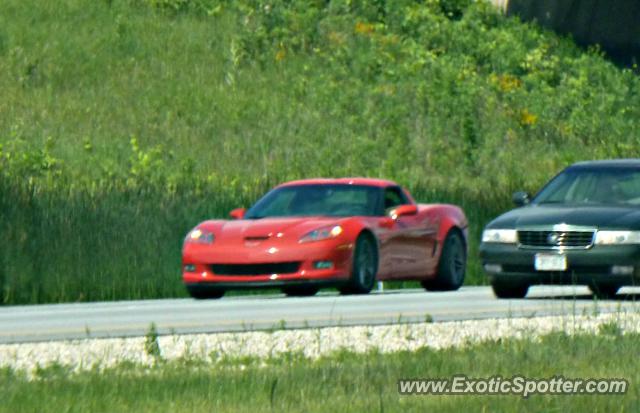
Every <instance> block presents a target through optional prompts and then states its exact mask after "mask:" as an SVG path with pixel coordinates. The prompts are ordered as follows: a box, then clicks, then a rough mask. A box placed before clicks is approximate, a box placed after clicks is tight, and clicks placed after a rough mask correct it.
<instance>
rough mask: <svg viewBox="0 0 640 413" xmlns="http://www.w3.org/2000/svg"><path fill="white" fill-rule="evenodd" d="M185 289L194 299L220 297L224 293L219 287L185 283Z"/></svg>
mask: <svg viewBox="0 0 640 413" xmlns="http://www.w3.org/2000/svg"><path fill="white" fill-rule="evenodd" d="M187 291H188V292H189V295H190V296H191V297H193V298H195V299H196V300H207V299H217V298H222V296H223V295H224V293H225V291H224V290H222V289H220V288H215V287H210V286H201V285H187Z"/></svg>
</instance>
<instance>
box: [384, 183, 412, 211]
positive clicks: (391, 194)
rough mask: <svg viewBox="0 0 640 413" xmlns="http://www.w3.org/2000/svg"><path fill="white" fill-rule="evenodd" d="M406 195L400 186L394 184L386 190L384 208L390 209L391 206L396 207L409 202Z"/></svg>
mask: <svg viewBox="0 0 640 413" xmlns="http://www.w3.org/2000/svg"><path fill="white" fill-rule="evenodd" d="M408 203H409V201H408V200H407V198H406V196H405V195H404V193H403V192H402V190H401V189H400V188H398V187H397V186H392V187H389V188H386V189H385V190H384V210H385V212H386V211H389V209H391V208H395V207H397V206H398V205H404V204H408Z"/></svg>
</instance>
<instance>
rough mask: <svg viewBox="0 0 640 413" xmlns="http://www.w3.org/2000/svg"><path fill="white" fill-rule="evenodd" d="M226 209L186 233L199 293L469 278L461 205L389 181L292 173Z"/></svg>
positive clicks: (191, 281) (186, 267) (441, 284)
mask: <svg viewBox="0 0 640 413" xmlns="http://www.w3.org/2000/svg"><path fill="white" fill-rule="evenodd" d="M230 215H231V217H232V218H234V219H233V220H210V221H205V222H202V223H201V224H199V225H198V226H197V227H195V228H194V229H193V230H191V231H190V232H189V233H188V234H187V237H186V238H185V241H184V246H183V250H182V271H183V272H182V274H183V275H182V277H183V281H184V283H185V286H186V287H187V290H188V291H189V293H190V294H191V296H193V297H195V298H219V297H221V296H222V295H223V294H224V293H225V291H227V290H230V289H240V288H258V287H264V288H280V289H282V291H283V292H284V293H285V294H287V295H294V296H295V295H297V296H302V295H313V294H315V293H316V292H317V291H318V289H319V288H321V287H337V288H338V289H339V291H340V292H341V293H342V294H366V293H368V292H369V291H371V289H372V288H373V286H374V284H375V282H376V280H379V281H382V280H388V281H395V280H419V281H420V282H421V283H422V285H423V286H424V288H426V289H427V290H456V289H458V288H459V287H460V286H461V285H462V283H463V281H464V275H465V268H466V258H467V226H468V223H467V219H466V217H465V215H464V212H463V211H462V210H461V209H460V208H459V207H457V206H454V205H447V204H416V202H415V201H414V200H413V198H412V197H411V195H410V194H409V193H408V192H407V191H406V190H405V189H403V188H401V187H400V186H398V185H397V184H396V183H394V182H391V181H386V180H380V179H365V178H343V179H309V180H301V181H293V182H288V183H285V184H282V185H280V186H278V187H276V188H274V189H273V190H271V191H269V192H268V193H267V194H266V195H265V196H264V197H262V198H261V199H260V200H258V202H256V203H255V205H253V206H252V207H251V208H249V209H248V210H245V209H243V208H239V209H235V210H233V211H231V214H230Z"/></svg>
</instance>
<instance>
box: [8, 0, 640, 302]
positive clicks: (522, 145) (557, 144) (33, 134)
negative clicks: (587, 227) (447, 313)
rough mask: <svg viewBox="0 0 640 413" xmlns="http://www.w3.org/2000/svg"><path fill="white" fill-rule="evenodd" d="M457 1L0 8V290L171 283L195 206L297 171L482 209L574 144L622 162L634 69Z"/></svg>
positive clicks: (199, 210)
mask: <svg viewBox="0 0 640 413" xmlns="http://www.w3.org/2000/svg"><path fill="white" fill-rule="evenodd" d="M469 3H471V2H470V1H467V0H430V1H427V2H413V1H410V0H402V1H393V2H391V1H390V2H386V1H377V2H365V1H342V0H340V1H338V0H336V1H331V2H328V3H327V2H319V1H314V0H305V1H296V2H288V1H284V0H274V1H272V2H266V1H262V0H239V1H234V2H226V1H223V0H103V1H96V0H62V1H60V2H55V3H52V2H46V1H44V0H5V1H3V2H1V3H0V90H1V91H2V95H1V97H2V98H1V99H0V145H1V146H0V235H1V236H0V302H2V303H6V304H17V303H36V302H51V301H76V300H110V299H126V298H141V297H148V298H153V297H167V296H184V291H183V289H182V286H181V284H180V280H179V271H180V268H179V256H180V243H181V240H182V238H183V237H184V235H185V234H186V232H187V231H188V230H189V229H190V228H191V227H192V226H193V225H195V224H196V223H197V222H199V221H201V220H203V219H205V218H209V217H224V216H226V213H227V212H228V210H230V209H232V208H234V207H238V206H248V205H249V204H250V203H251V202H252V201H254V200H255V199H256V198H257V197H258V196H259V195H260V194H262V193H263V192H264V191H266V190H267V189H268V188H269V187H271V186H273V185H275V184H277V183H279V182H281V181H284V180H288V179H294V178H303V177H315V176H356V175H359V176H376V177H385V178H390V179H395V180H397V181H398V182H400V183H401V184H403V185H405V186H407V187H408V188H409V189H410V190H412V191H413V192H414V193H415V195H416V198H417V199H418V200H420V201H423V202H431V201H437V202H451V203H457V204H460V205H461V206H463V207H464V209H465V211H466V212H467V214H468V215H469V217H470V220H471V223H472V227H471V244H470V247H471V255H470V259H471V261H470V267H469V277H468V282H469V283H471V284H477V283H482V282H483V277H482V275H481V273H480V268H479V263H478V259H477V254H476V252H477V242H478V238H479V235H480V230H481V228H482V227H483V225H484V224H485V223H486V222H487V221H488V220H489V219H491V217H493V216H495V215H496V214H497V213H498V212H500V211H503V210H505V209H506V208H507V207H508V206H509V204H508V201H509V199H510V194H511V192H513V191H514V190H516V189H526V190H530V191H534V190H536V189H537V188H538V187H539V186H540V185H542V184H543V183H544V182H545V181H546V180H547V179H548V178H550V177H551V176H552V175H553V174H554V173H555V172H557V171H558V170H559V169H561V168H562V167H564V166H565V165H567V164H569V163H571V162H573V161H576V160H581V159H587V158H605V157H633V156H638V149H639V144H638V139H637V134H638V120H637V119H639V118H640V116H639V115H640V93H638V91H639V90H640V81H639V80H638V78H637V76H636V75H635V74H634V73H633V72H632V71H630V70H620V69H618V68H616V67H615V66H613V65H612V64H610V63H609V62H607V61H606V60H605V59H604V58H603V57H602V56H600V54H599V53H598V52H597V50H595V51H589V52H585V51H583V50H580V49H579V48H577V47H576V46H575V45H574V44H573V43H572V42H571V41H570V40H568V39H563V38H559V37H557V36H556V35H554V34H552V33H550V32H546V31H542V30H541V29H539V28H537V27H535V26H532V25H530V24H523V23H520V22H519V21H517V20H515V19H507V18H505V17H503V16H501V15H499V14H498V13H497V12H496V11H495V10H494V9H493V8H492V7H490V6H488V5H487V4H484V3H478V4H475V3H474V4H472V5H469Z"/></svg>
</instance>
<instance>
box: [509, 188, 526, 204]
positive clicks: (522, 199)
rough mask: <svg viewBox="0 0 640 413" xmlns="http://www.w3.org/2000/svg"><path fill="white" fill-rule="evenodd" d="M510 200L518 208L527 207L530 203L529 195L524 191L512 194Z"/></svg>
mask: <svg viewBox="0 0 640 413" xmlns="http://www.w3.org/2000/svg"><path fill="white" fill-rule="evenodd" d="M511 200H512V201H513V203H514V204H516V206H519V207H521V206H525V205H527V204H528V203H529V201H530V199H529V194H528V193H527V192H524V191H518V192H516V193H515V194H513V197H512V198H511Z"/></svg>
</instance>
